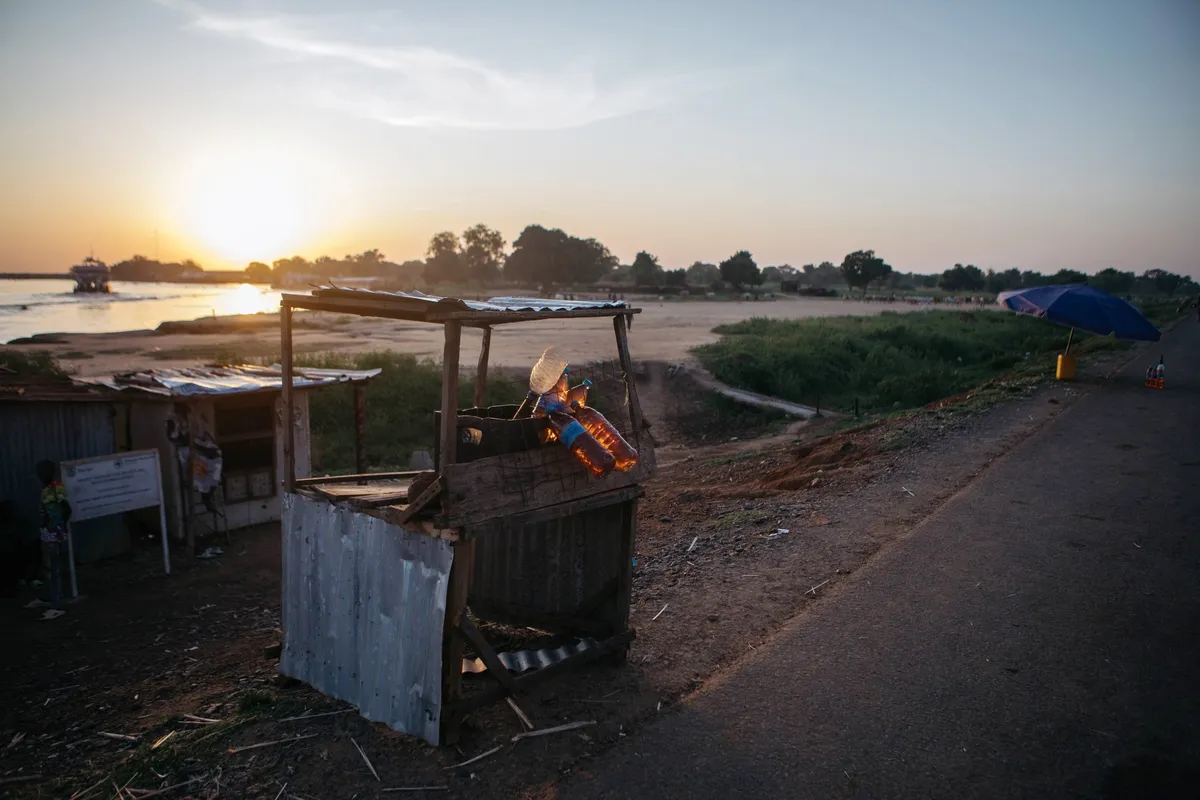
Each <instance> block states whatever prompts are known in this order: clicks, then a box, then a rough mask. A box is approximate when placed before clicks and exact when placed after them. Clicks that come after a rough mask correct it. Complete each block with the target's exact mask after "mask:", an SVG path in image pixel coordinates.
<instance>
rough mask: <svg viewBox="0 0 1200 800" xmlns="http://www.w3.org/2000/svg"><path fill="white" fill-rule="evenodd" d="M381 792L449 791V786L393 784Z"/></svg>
mask: <svg viewBox="0 0 1200 800" xmlns="http://www.w3.org/2000/svg"><path fill="white" fill-rule="evenodd" d="M379 791H380V793H387V792H448V791H450V787H449V786H391V787H388V788H386V789H380V790H379Z"/></svg>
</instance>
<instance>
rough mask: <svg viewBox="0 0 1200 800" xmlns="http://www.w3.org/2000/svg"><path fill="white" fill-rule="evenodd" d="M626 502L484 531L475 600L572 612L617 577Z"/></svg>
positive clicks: (478, 546) (473, 582)
mask: <svg viewBox="0 0 1200 800" xmlns="http://www.w3.org/2000/svg"><path fill="white" fill-rule="evenodd" d="M626 505H627V504H626V503H617V504H614V505H611V506H606V507H604V508H598V509H595V510H592V511H585V512H583V513H580V514H574V515H572V516H569V517H565V518H560V519H555V520H550V521H548V522H538V523H534V524H531V525H523V526H520V527H517V528H515V529H510V530H502V531H496V532H489V533H487V534H486V535H482V536H479V537H478V538H476V540H475V570H474V575H473V576H472V580H471V592H470V597H471V600H472V601H473V602H480V603H483V602H490V603H504V604H507V605H513V606H520V607H522V608H527V609H531V610H533V611H540V612H544V613H548V614H564V615H568V616H569V615H571V614H573V613H574V612H575V611H576V610H578V609H579V607H580V605H582V604H583V602H584V601H585V600H587V599H589V598H590V597H592V596H593V595H595V594H596V593H597V592H599V591H600V589H601V588H602V587H603V586H604V584H605V583H606V582H608V581H609V580H612V579H613V578H615V577H617V570H618V568H619V566H620V565H619V560H620V552H621V521H622V519H623V515H624V513H625V507H626ZM468 530H469V529H468Z"/></svg>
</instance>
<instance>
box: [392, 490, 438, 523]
mask: <svg viewBox="0 0 1200 800" xmlns="http://www.w3.org/2000/svg"><path fill="white" fill-rule="evenodd" d="M441 493H442V479H441V478H434V479H433V483H431V484H429V485H428V486H426V487H425V490H424V491H423V492H421V493H420V494H419V495H417V496H416V497H410V498H408V505H407V506H405V508H404V510H403V511H401V512H400V516H399V517H398V518H397V519H398V521H399V523H400V524H401V525H406V524H408V521H409V520H410V519H412V518H413V517H415V516H416V515H417V514H419V513H420V511H421V509H423V508H424V507H425V506H427V505H429V503H430V501H432V500H433V498H435V497H437V496H438V495H439V494H441Z"/></svg>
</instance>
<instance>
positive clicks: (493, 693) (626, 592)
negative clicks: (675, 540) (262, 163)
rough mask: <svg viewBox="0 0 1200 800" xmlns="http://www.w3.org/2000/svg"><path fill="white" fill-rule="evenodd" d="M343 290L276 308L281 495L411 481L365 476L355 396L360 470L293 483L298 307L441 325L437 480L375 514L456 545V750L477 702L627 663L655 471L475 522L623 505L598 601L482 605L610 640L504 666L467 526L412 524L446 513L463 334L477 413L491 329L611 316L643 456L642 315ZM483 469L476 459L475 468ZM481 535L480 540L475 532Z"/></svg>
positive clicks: (481, 527)
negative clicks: (472, 676)
mask: <svg viewBox="0 0 1200 800" xmlns="http://www.w3.org/2000/svg"><path fill="white" fill-rule="evenodd" d="M359 294H360V293H356V292H346V291H334V292H329V291H320V292H319V293H314V294H311V295H297V294H284V295H283V296H282V299H281V303H280V338H281V342H280V345H281V346H280V352H281V361H282V375H283V393H282V404H283V412H284V415H285V418H286V420H287V425H286V428H285V433H284V455H285V461H286V463H285V467H284V488H285V490H286V491H287V492H295V491H296V490H297V488H302V489H308V488H312V487H317V486H319V485H320V484H322V483H333V482H358V483H366V482H367V481H368V480H372V479H374V480H384V479H398V478H404V477H415V475H416V474H418V473H415V472H387V473H377V474H374V475H372V474H370V473H369V472H368V471H367V466H366V458H365V451H364V449H363V443H362V440H363V438H364V434H363V428H364V427H365V409H364V408H363V401H362V395H361V390H360V389H359V388H358V387H356V389H355V396H354V401H355V428H356V435H357V438H358V442H357V443H356V444H357V447H356V462H357V467H358V473H357V474H355V475H350V476H336V477H327V478H306V479H302V480H299V481H298V480H297V479H296V476H295V441H294V438H295V437H294V432H293V430H292V425H291V414H292V405H293V397H294V391H295V390H294V387H293V385H292V383H293V374H294V370H293V349H292V321H293V320H292V314H293V312H294V310H296V309H305V310H312V311H325V312H330V313H341V314H354V315H358V316H374V317H382V318H388V319H404V320H411V321H421V322H429V323H433V324H440V325H442V326H443V330H444V342H443V349H442V392H441V426H440V430H439V431H438V438H439V454H438V455H439V461H438V464H437V465H436V472H437V475H436V477H435V479H434V481H433V483H432V484H430V485H429V486H428V487H427V488H426V489H425V490H424V491H423V492H422V493H421V494H420V495H419V496H418V497H416V498H409V500H410V503H409V504H408V506H407V507H397V506H392V507H388V508H380V509H374V511H375V512H376V513H378V514H379V515H380V516H382V517H384V518H385V519H387V520H389V521H392V522H394V523H395V524H398V525H406V526H409V527H412V526H413V525H417V527H418V528H419V529H420V530H423V531H424V532H425V533H427V534H429V535H436V536H439V537H441V538H444V539H447V540H448V541H450V542H451V546H452V547H453V561H452V565H451V568H450V576H449V585H448V588H447V593H446V612H445V619H444V622H443V637H442V723H441V734H442V735H441V737H440V741H441V742H442V743H443V744H453V743H454V742H456V741H457V739H458V736H459V730H460V726H461V724H462V720H463V717H464V715H465V714H467V713H468V712H469V711H472V710H474V709H477V708H480V707H481V706H483V705H486V704H488V703H491V702H493V701H495V700H498V699H501V698H503V697H505V696H510V697H511V696H513V695H518V694H520V693H521V692H522V691H524V689H526V688H527V687H529V686H531V685H533V684H535V683H538V682H541V681H544V680H546V679H548V678H550V677H553V676H554V675H557V674H560V673H561V672H563V671H565V670H568V669H571V668H573V667H575V666H578V665H581V664H584V663H588V662H590V661H594V660H596V659H599V658H602V657H605V656H610V655H611V656H613V657H615V658H616V659H617V660H618V661H623V659H624V657H625V654H626V652H627V650H628V646H629V643H630V642H631V641H633V639H634V637H635V632H634V631H633V630H631V629H629V597H630V591H631V587H632V560H633V548H634V541H635V537H636V516H637V498H638V497H639V496H640V495H641V493H642V490H641V488H640V487H639V486H637V485H636V482H637V480H638V479H639V478H641V477H644V476H645V475H647V474H648V473H649V472H650V471H652V469H653V456H652V455H650V454H649V453H648V454H647V455H648V458H647V461H648V463H647V464H646V467H645V469H643V470H641V471H639V472H637V473H636V474H630V475H624V474H622V475H623V476H624V477H622V478H618V480H616V481H614V482H613V485H612V486H610V487H607V488H606V487H601V486H597V487H596V489H597V491H596V493H594V494H591V495H589V496H586V497H579V498H573V499H569V500H567V501H566V502H562V503H554V504H549V505H546V506H542V507H538V508H533V509H529V510H527V511H522V512H520V513H508V514H506V515H505V516H503V517H499V516H498V517H496V518H494V519H491V520H476V521H474V522H472V523H470V524H471V525H472V527H474V528H476V529H477V530H478V531H487V530H489V529H495V528H496V527H497V526H503V525H526V524H531V523H534V522H538V521H545V520H549V519H556V518H559V517H564V516H568V515H572V514H577V513H582V512H585V511H588V510H591V509H596V508H600V507H603V506H606V505H611V504H613V503H625V508H624V511H623V513H622V524H621V529H622V530H621V543H620V548H619V552H620V559H621V563H620V564H618V565H617V566H618V570H617V577H616V579H615V580H612V581H609V582H608V583H606V584H605V586H604V587H602V589H601V591H600V592H598V593H597V594H596V596H594V597H591V598H588V599H587V600H585V602H584V603H583V604H582V606H581V607H580V609H578V610H577V612H576V614H574V615H569V616H562V615H539V614H538V613H537V612H535V611H532V610H530V609H521V608H497V607H491V608H485V607H481V608H480V609H478V610H479V611H480V612H485V611H486V612H489V613H488V616H492V617H508V618H513V619H523V620H525V621H526V622H545V623H553V624H558V625H565V626H567V627H570V628H574V629H578V630H582V631H586V632H589V633H595V634H598V635H604V634H608V635H607V636H606V638H604V639H603V640H601V641H600V642H599V644H598V645H597V646H594V647H590V648H588V649H586V650H584V651H582V652H580V653H577V654H575V655H573V656H571V657H569V658H566V659H564V660H562V661H559V662H557V663H555V664H552V665H550V666H548V667H542V668H540V669H538V670H536V671H534V672H532V673H530V674H526V675H520V676H513V675H512V674H510V673H509V672H508V670H507V669H505V668H504V667H503V665H502V663H501V662H500V659H499V656H498V655H497V653H496V652H495V650H494V649H493V648H492V646H491V645H490V644H489V643H488V641H487V639H486V638H484V636H483V635H482V634H481V633H480V632H479V630H478V629H477V628H476V627H475V625H474V623H473V622H472V621H471V618H470V616H469V613H468V593H469V590H470V586H471V581H472V572H473V570H474V562H475V539H474V538H473V537H470V536H464V533H463V527H464V524H463V523H462V522H461V521H460V523H459V524H456V525H450V524H448V519H446V518H445V515H444V518H442V519H440V520H434V522H433V523H432V524H430V523H428V522H424V523H420V524H417V522H416V520H415V519H414V517H415V515H416V514H418V513H419V512H420V510H421V508H422V507H423V506H424V505H425V504H427V503H428V502H429V500H431V499H432V498H433V497H436V496H439V495H440V496H441V497H442V500H443V505H442V507H443V509H447V508H449V492H450V483H449V482H448V481H447V480H446V477H447V475H448V474H449V472H450V471H451V470H452V469H453V468H454V465H455V453H456V449H457V437H458V386H459V361H460V355H461V349H462V348H461V346H462V329H463V327H475V328H481V329H482V332H483V338H482V342H481V345H480V352H479V361H478V364H477V367H476V372H475V380H474V401H475V405H476V407H482V405H483V401H484V396H485V393H486V390H487V371H488V360H489V355H490V348H491V338H492V327H493V326H494V325H499V324H507V323H513V322H528V321H534V320H544V319H585V318H596V317H611V318H612V320H613V332H614V335H615V338H616V346H617V357H618V362H619V364H620V367H621V372H622V380H623V382H624V384H625V391H626V393H627V403H626V406H627V408H628V412H629V422H630V426H631V428H630V429H631V431H632V435H633V437H634V439H635V442H634V444H635V446H636V447H637V448H638V449H639V450H643V449H644V436H643V434H644V429H643V418H642V410H641V404H640V402H639V400H638V396H637V387H636V385H635V375H634V369H633V362H632V359H631V357H630V354H629V341H628V327H629V322H630V320H631V319H632V315H634V314H637V313H639V312H640V309H637V308H630V307H625V306H619V307H616V306H614V307H606V308H576V309H569V310H549V309H547V310H524V311H477V310H473V309H469V308H468V309H463V308H456V307H454V306H453V305H446V304H442V303H428V302H419V303H404V302H398V301H397V300H395V299H389V298H388V297H386V296H385V297H375V296H371V294H370V293H366V292H364V293H361V296H359ZM481 462H482V460H481V461H480V462H473V463H474V464H480V463H481ZM477 535H478V534H477ZM614 598H615V606H616V613H615V617H614V618H613V619H611V620H610V621H608V622H605V621H602V620H596V619H592V618H590V617H589V615H590V614H591V612H592V611H594V610H595V608H597V607H599V606H600V605H601V604H603V603H605V602H607V601H608V600H611V599H614ZM467 643H470V645H471V646H472V647H473V648H474V649H475V650H476V651H477V652H478V653H479V656H480V658H481V659H482V661H483V662H484V664H485V665H486V666H487V667H488V669H487V674H489V675H490V676H491V677H492V678H493V679H494V680H495V681H496V683H495V685H494V686H491V687H489V688H487V689H485V690H483V691H481V692H478V693H476V694H475V695H473V696H472V697H470V698H465V699H464V697H463V693H462V668H461V664H462V659H463V651H464V645H466V644H467Z"/></svg>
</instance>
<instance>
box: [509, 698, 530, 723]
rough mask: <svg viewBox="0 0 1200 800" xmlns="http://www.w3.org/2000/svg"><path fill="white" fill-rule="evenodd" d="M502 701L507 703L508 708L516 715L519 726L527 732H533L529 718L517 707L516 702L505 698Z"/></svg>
mask: <svg viewBox="0 0 1200 800" xmlns="http://www.w3.org/2000/svg"><path fill="white" fill-rule="evenodd" d="M504 699H505V700H507V701H508V705H509V707H510V708H511V709H512V710H513V711H514V712H515V713H516V715H517V716H518V717H520V719H521V724H523V725H524V726H525V727H526V728H528V729H529V730H533V722H531V721H530V719H529V717H527V716H525V712H524V711H522V710H521V707H520V706H519V705H517V701H516V700H513V699H512V698H511V697H506V698H504Z"/></svg>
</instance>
